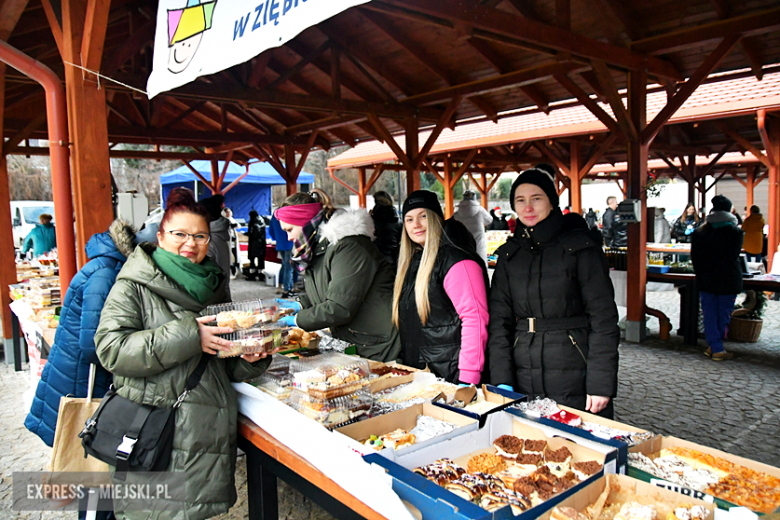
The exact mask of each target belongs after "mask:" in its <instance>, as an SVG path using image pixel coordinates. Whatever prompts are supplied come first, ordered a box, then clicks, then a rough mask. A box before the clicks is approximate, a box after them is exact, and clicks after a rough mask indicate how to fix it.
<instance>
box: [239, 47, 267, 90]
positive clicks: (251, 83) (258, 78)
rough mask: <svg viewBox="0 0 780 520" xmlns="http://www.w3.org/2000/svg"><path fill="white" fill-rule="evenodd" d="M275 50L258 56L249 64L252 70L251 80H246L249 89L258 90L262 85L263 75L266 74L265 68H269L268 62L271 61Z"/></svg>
mask: <svg viewBox="0 0 780 520" xmlns="http://www.w3.org/2000/svg"><path fill="white" fill-rule="evenodd" d="M272 54H273V49H268V50H267V51H265V52H262V53H260V54H259V55H258V56H255V57H254V58H252V60H251V61H250V62H249V63H250V64H251V67H252V70H251V72H250V73H249V78H247V80H246V86H247V87H249V88H257V87H259V86H260V85H261V84H262V81H263V74H265V68H266V67H267V66H268V60H270V59H271V55H272Z"/></svg>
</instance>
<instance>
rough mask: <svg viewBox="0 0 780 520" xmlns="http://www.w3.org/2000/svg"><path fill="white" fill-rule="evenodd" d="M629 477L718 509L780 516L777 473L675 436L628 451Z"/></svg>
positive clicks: (752, 462)
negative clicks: (733, 508) (736, 507)
mask: <svg viewBox="0 0 780 520" xmlns="http://www.w3.org/2000/svg"><path fill="white" fill-rule="evenodd" d="M628 465H629V466H628V475H629V476H631V477H634V478H637V479H639V480H642V481H645V482H650V483H652V484H654V485H657V486H662V487H665V488H667V489H670V490H673V491H676V492H678V493H683V494H685V495H688V496H692V497H695V498H701V499H703V500H705V501H707V502H713V501H714V502H715V505H717V506H718V507H719V508H721V509H730V508H731V507H734V506H735V505H737V506H742V507H747V508H748V509H750V510H752V511H753V512H755V513H772V512H780V469H778V468H775V467H773V466H769V465H767V464H762V463H760V462H756V461H753V460H749V459H745V458H743V457H738V456H736V455H731V454H729V453H725V452H723V451H720V450H716V449H713V448H708V447H706V446H701V445H699V444H695V443H693V442H689V441H686V440H683V439H678V438H676V437H661V436H657V437H654V438H652V439H650V440H648V441H646V442H644V443H642V444H639V445H637V446H634V447H632V448H630V449H629V456H628Z"/></svg>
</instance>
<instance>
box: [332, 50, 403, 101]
mask: <svg viewBox="0 0 780 520" xmlns="http://www.w3.org/2000/svg"><path fill="white" fill-rule="evenodd" d="M339 49H341V54H342V55H344V56H346V57H347V59H348V60H349V61H350V62H351V63H352V65H354V66H355V68H356V69H357V70H358V72H360V73H361V74H362V75H363V76H364V77H365V78H366V79H367V80H368V81H369V82H370V83H371V84H372V85H373V86H374V88H375V89H376V90H377V92H379V94H380V96H381V97H382V98H384V100H385V101H392V102H395V98H394V97H393V95H392V94H390V92H388V91H387V89H386V88H385V86H384V85H382V83H381V82H380V81H379V80H378V79H377V78H376V77H374V75H373V74H371V72H369V71H368V69H366V67H365V65H363V64H362V63H361V62H360V60H358V59H357V58H355V57H354V56H353V55H352V53H350V52H347V51H344V49H342V48H341V47H339ZM347 88H348V89H349V90H352V89H351V88H350V87H349V86H347ZM352 92H355V91H354V90H352ZM355 93H356V94H357V92H355ZM360 97H363V96H360ZM363 99H366V98H365V97H364V98H363Z"/></svg>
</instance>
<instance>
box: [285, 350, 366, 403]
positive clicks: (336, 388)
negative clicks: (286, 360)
mask: <svg viewBox="0 0 780 520" xmlns="http://www.w3.org/2000/svg"><path fill="white" fill-rule="evenodd" d="M290 373H291V374H292V376H293V388H296V389H298V390H300V391H302V392H306V393H308V394H309V395H311V396H312V397H315V398H318V399H332V398H334V397H340V396H343V395H348V394H351V393H353V392H356V391H358V390H361V389H363V388H364V387H365V386H366V385H368V374H369V369H368V361H367V360H365V359H361V358H358V357H353V356H347V355H345V354H339V353H335V352H334V353H331V352H328V353H325V354H321V355H319V356H314V357H310V358H299V359H296V360H293V361H291V362H290Z"/></svg>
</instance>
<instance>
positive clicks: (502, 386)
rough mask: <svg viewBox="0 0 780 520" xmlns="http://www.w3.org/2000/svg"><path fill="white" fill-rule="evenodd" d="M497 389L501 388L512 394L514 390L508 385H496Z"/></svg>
mask: <svg viewBox="0 0 780 520" xmlns="http://www.w3.org/2000/svg"><path fill="white" fill-rule="evenodd" d="M498 388H501V389H502V390H508V391H509V392H514V391H515V389H514V388H512V387H511V386H509V385H498Z"/></svg>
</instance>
